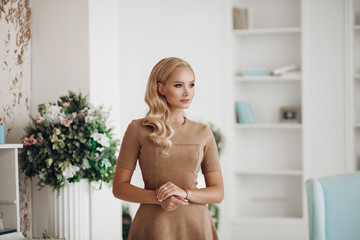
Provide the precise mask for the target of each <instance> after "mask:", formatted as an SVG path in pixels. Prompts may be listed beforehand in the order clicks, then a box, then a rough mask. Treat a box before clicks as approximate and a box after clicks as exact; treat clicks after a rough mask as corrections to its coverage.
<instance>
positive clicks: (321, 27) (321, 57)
mask: <svg viewBox="0 0 360 240" xmlns="http://www.w3.org/2000/svg"><path fill="white" fill-rule="evenodd" d="M304 2H305V8H304V11H305V16H304V20H303V24H304V26H303V29H304V31H305V32H304V33H303V44H304V48H305V49H304V52H305V56H304V63H303V68H304V73H305V74H306V75H305V76H304V82H303V92H304V102H303V105H304V107H303V111H304V112H303V117H304V118H303V122H304V140H305V142H304V144H305V149H306V152H305V154H306V156H305V159H306V168H305V170H306V173H307V175H308V177H322V176H327V175H334V174H340V173H344V172H345V171H346V152H345V150H346V146H345V123H346V121H345V97H346V96H345V34H344V33H345V17H346V16H345V13H344V7H345V6H344V4H345V2H344V1H342V0H331V1H327V0H318V1H310V0H306V1H304Z"/></svg>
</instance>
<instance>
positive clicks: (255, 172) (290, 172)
mask: <svg viewBox="0 0 360 240" xmlns="http://www.w3.org/2000/svg"><path fill="white" fill-rule="evenodd" d="M235 174H240V175H273V176H302V174H303V172H302V171H300V170H241V171H236V172H235Z"/></svg>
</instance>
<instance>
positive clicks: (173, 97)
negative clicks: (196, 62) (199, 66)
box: [158, 67, 195, 109]
mask: <svg viewBox="0 0 360 240" xmlns="http://www.w3.org/2000/svg"><path fill="white" fill-rule="evenodd" d="M158 89H159V92H160V94H162V95H165V98H166V101H167V103H168V105H169V108H181V109H187V108H189V106H190V103H191V101H192V99H193V97H194V94H195V76H194V74H193V72H192V71H191V70H190V69H189V68H188V67H177V68H175V69H174V70H173V71H172V73H171V74H170V77H169V78H168V80H167V82H166V84H165V86H164V85H163V84H162V83H158Z"/></svg>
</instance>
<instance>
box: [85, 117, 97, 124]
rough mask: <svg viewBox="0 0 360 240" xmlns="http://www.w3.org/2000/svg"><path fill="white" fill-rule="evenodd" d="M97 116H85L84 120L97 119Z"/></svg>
mask: <svg viewBox="0 0 360 240" xmlns="http://www.w3.org/2000/svg"><path fill="white" fill-rule="evenodd" d="M98 118H99V117H97V116H86V117H85V122H87V123H88V122H91V121H93V120H97V119H98Z"/></svg>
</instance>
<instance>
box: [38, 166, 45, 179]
mask: <svg viewBox="0 0 360 240" xmlns="http://www.w3.org/2000/svg"><path fill="white" fill-rule="evenodd" d="M45 173H46V170H45V168H43V169H41V172H40V173H39V178H40V179H41V180H43V179H45Z"/></svg>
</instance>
